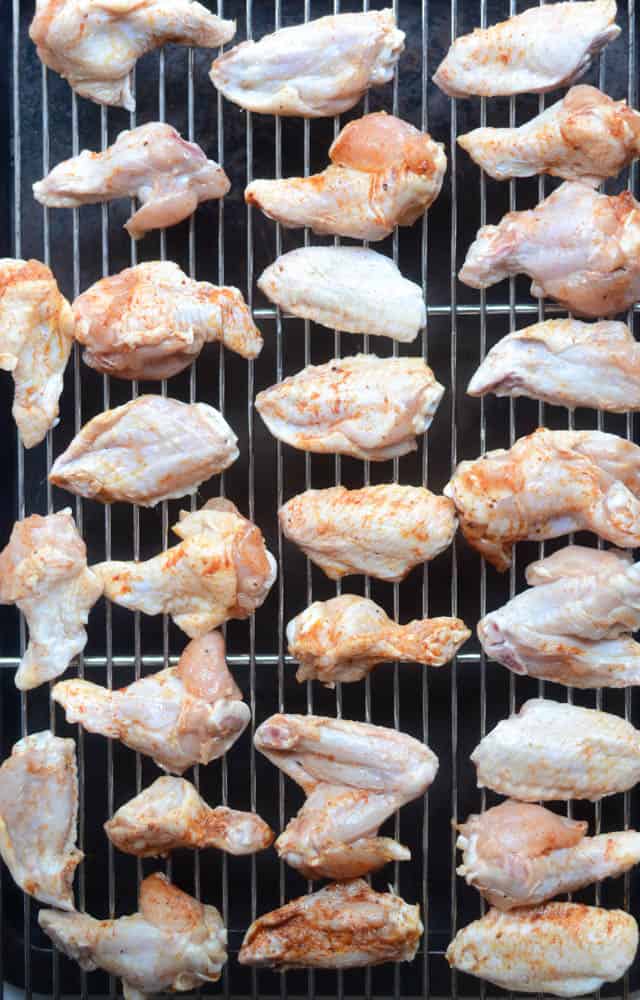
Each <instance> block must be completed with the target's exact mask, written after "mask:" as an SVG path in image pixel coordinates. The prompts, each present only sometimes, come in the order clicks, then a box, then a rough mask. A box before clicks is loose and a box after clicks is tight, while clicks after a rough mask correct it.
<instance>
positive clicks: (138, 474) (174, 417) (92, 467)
mask: <svg viewBox="0 0 640 1000" xmlns="http://www.w3.org/2000/svg"><path fill="white" fill-rule="evenodd" d="M237 441H238V439H237V438H236V436H235V434H234V433H233V431H232V430H231V428H230V427H229V424H228V423H227V422H226V420H225V419H224V417H223V416H222V414H221V413H219V412H218V410H214V408H213V407H212V406H207V405H206V403H191V404H189V403H181V402H179V400H177V399H167V398H166V397H164V396H138V398H137V399H132V400H131V402H130V403H125V404H124V406H118V407H116V409H115V410H106V411H105V412H104V413H100V414H98V416H97V417H94V418H93V420H90V421H89V423H88V424H85V426H84V427H83V428H82V430H81V431H80V432H79V433H78V434H76V436H75V437H74V439H73V441H72V442H71V444H70V445H69V447H68V448H67V450H66V451H64V452H63V453H62V455H59V456H58V458H57V459H56V461H55V462H54V464H53V468H52V469H51V472H50V473H49V481H50V482H51V483H53V484H54V486H60V487H62V489H65V490H69V491H70V492H71V493H75V494H77V495H78V496H81V497H87V498H88V499H90V500H100V501H101V503H114V502H115V501H117V500H124V501H126V502H128V503H135V504H140V505H141V506H143V507H155V505H156V504H157V503H160V501H161V500H172V499H175V498H176V497H183V496H185V494H193V493H195V492H196V491H197V489H198V486H200V484H201V483H203V482H204V481H205V480H207V479H209V478H210V477H211V476H215V475H217V474H218V473H219V472H222V471H223V470H224V469H228V468H229V466H230V465H232V464H233V462H235V460H236V458H237V457H238V449H237V447H236V445H237Z"/></svg>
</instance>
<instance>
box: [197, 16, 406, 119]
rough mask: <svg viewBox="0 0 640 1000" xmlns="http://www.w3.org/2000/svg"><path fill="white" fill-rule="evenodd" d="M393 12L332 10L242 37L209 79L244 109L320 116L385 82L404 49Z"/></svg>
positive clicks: (337, 112) (339, 111)
mask: <svg viewBox="0 0 640 1000" xmlns="http://www.w3.org/2000/svg"><path fill="white" fill-rule="evenodd" d="M404 38H405V35H404V31H398V28H397V27H396V19H395V15H394V13H393V11H392V10H391V9H387V10H369V11H366V12H364V13H355V14H334V15H333V16H330V17H320V18H318V19H317V20H315V21H309V22H307V23H306V24H296V25H294V26H293V27H291V28H281V29H280V30H279V31H276V32H274V34H272V35H265V36H264V38H261V39H260V41H259V42H253V41H248V42H242V44H241V45H236V47H235V48H233V49H231V51H229V52H225V54H224V55H222V56H220V57H219V58H218V59H216V60H215V62H214V63H213V64H212V66H211V72H210V74H209V76H210V77H211V81H212V83H213V84H214V86H215V87H217V88H218V90H219V91H220V92H221V93H223V94H224V96H225V97H226V98H228V99H229V100H230V101H233V102H234V103H235V104H239V105H240V107H241V108H246V109H247V110H248V111H255V112H258V113H259V114H268V115H302V116H303V117H305V118H322V117H326V116H331V115H340V114H342V112H343V111H348V110H349V108H352V107H353V106H354V104H357V103H358V101H359V100H360V98H361V97H362V96H363V95H364V94H365V93H366V91H367V90H368V89H369V87H379V86H381V84H383V83H388V82H389V80H391V78H392V76H393V71H394V69H395V67H396V64H397V62H398V59H399V58H400V55H401V54H402V51H403V49H404Z"/></svg>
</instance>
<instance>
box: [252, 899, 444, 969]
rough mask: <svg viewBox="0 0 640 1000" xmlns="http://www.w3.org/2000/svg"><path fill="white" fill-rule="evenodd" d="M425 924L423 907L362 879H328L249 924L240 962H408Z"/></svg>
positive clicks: (320, 965) (322, 965)
mask: <svg viewBox="0 0 640 1000" xmlns="http://www.w3.org/2000/svg"><path fill="white" fill-rule="evenodd" d="M423 930H424V927H423V926H422V921H421V920H420V907H419V906H418V905H417V904H416V905H415V906H410V905H409V903H405V901H404V900H403V899H401V898H400V896H396V895H395V894H394V893H392V892H385V893H382V892H374V891H373V889H371V888H370V887H369V886H368V885H367V883H366V882H365V881H364V880H363V879H356V880H354V881H351V882H342V883H340V884H335V883H334V884H333V885H327V886H325V888H324V889H320V890H319V891H318V892H314V893H311V894H310V895H308V896H301V897H300V898H299V899H294V900H293V901H292V902H291V903H287V904H286V905H285V906H281V907H280V908H279V909H278V910H273V912H272V913H265V914H264V915H263V916H262V917H258V919H257V920H254V922H253V923H252V924H251V927H250V928H249V930H248V931H247V933H246V934H245V938H244V941H243V942H242V948H241V949H240V953H239V954H238V961H239V962H240V964H241V965H257V966H268V967H269V968H273V969H295V968H298V969H308V968H316V969H353V968H359V967H361V966H365V965H381V964H382V963H383V962H410V961H411V960H412V959H413V958H414V957H415V954H416V951H417V950H418V944H419V943H420V938H421V937H422V932H423Z"/></svg>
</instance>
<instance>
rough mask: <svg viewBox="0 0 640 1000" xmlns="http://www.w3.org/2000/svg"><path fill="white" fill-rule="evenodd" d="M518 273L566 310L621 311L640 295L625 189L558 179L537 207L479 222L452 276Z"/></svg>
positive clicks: (481, 284)
mask: <svg viewBox="0 0 640 1000" xmlns="http://www.w3.org/2000/svg"><path fill="white" fill-rule="evenodd" d="M541 9H545V10H547V9H549V8H546V7H545V8H541ZM519 273H524V274H527V275H528V276H529V277H530V278H531V279H532V284H531V294H532V295H534V296H535V297H536V298H543V297H549V298H551V299H556V300H557V301H558V302H559V303H560V304H561V305H562V306H564V308H565V309H567V310H568V311H569V312H573V313H577V314H578V315H580V316H594V317H598V316H611V315H613V314H614V313H619V312H623V311H624V310H626V309H628V308H629V307H630V306H632V305H633V303H634V302H636V301H637V300H638V299H640V205H639V204H638V202H637V201H636V200H635V198H634V197H633V195H632V194H631V192H630V191H623V193H622V194H619V195H615V196H610V195H606V194H599V193H598V192H597V191H593V190H592V189H591V188H590V187H587V186H586V185H585V184H576V183H573V182H571V181H565V183H564V184H562V185H561V186H560V187H559V188H557V190H556V191H554V192H553V194H550V195H549V197H548V198H545V200H544V201H541V202H540V204H539V205H538V206H537V207H536V208H534V209H531V210H529V211H527V212H509V213H508V214H507V215H505V216H504V218H503V219H502V221H501V222H500V224H499V225H497V226H483V228H482V229H480V230H479V231H478V235H477V236H476V239H475V242H474V243H472V244H471V247H470V248H469V252H468V253H467V257H466V260H465V262H464V265H463V267H462V270H461V271H460V273H459V275H458V277H459V278H460V281H463V282H464V283H465V285H470V286H471V288H488V287H489V285H495V283H496V282H497V281H502V280H503V278H507V277H508V276H509V275H512V274H519Z"/></svg>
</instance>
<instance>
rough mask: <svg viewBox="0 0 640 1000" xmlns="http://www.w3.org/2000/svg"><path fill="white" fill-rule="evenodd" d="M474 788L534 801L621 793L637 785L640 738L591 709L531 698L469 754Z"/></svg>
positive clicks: (620, 722) (618, 721) (620, 721)
mask: <svg viewBox="0 0 640 1000" xmlns="http://www.w3.org/2000/svg"><path fill="white" fill-rule="evenodd" d="M471 760H472V761H473V763H474V764H475V765H476V770H477V772H478V788H485V787H487V788H492V789H493V791H494V792H499V793H500V794H501V795H508V796H511V797H513V798H518V799H523V800H524V801H525V802H535V801H536V800H537V799H540V800H543V801H545V802H548V801H550V800H553V799H590V800H591V801H592V802H596V801H597V800H598V799H600V798H602V797H603V795H613V794H614V793H616V792H626V791H627V790H628V789H629V788H633V786H634V785H635V784H636V783H637V782H638V781H640V733H639V732H638V730H637V729H634V728H633V726H632V725H631V723H629V722H626V721H625V720H624V719H621V718H619V717H618V716H617V715H610V714H609V713H608V712H599V711H596V710H595V709H593V708H581V707H579V706H578V705H570V704H566V703H563V702H562V703H561V702H556V701H548V700H545V699H543V698H534V699H532V700H531V701H527V702H526V703H525V704H524V705H523V706H522V708H521V709H520V711H519V712H518V713H517V714H516V715H512V716H510V718H508V719H504V720H503V721H502V722H499V723H498V725H497V726H496V728H495V729H493V730H492V731H491V732H490V733H488V735H487V736H485V737H484V739H482V740H481V741H480V743H479V744H478V746H477V747H476V748H475V750H474V751H473V753H472V754H471Z"/></svg>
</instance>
